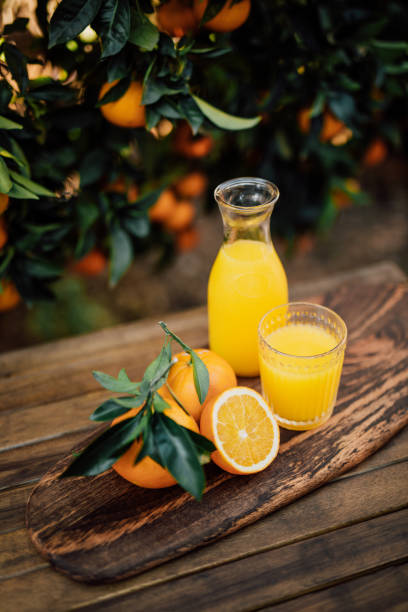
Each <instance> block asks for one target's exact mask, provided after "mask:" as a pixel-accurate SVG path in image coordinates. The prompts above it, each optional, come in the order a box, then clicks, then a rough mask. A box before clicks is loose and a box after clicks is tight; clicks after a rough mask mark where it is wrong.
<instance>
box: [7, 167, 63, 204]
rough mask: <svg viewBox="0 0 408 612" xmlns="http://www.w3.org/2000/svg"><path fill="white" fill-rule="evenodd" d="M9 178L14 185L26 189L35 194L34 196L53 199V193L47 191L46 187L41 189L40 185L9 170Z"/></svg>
mask: <svg viewBox="0 0 408 612" xmlns="http://www.w3.org/2000/svg"><path fill="white" fill-rule="evenodd" d="M10 176H11V177H12V179H13V180H14V181H15V182H16V183H18V184H19V185H21V186H22V187H24V188H25V189H28V190H29V191H31V192H32V193H35V194H36V195H42V196H48V197H51V198H55V193H53V192H52V191H50V190H49V189H46V187H43V186H42V185H39V184H38V183H36V182H34V181H32V180H31V179H29V178H27V177H26V176H22V175H21V174H18V173H17V172H14V171H13V170H10Z"/></svg>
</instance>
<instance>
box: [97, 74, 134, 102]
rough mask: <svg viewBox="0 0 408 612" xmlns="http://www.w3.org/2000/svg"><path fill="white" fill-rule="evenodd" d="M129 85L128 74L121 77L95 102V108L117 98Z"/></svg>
mask: <svg viewBox="0 0 408 612" xmlns="http://www.w3.org/2000/svg"><path fill="white" fill-rule="evenodd" d="M129 85H130V76H125V77H124V78H123V79H121V80H120V81H119V82H118V83H116V85H114V86H113V87H111V88H110V89H109V90H108V91H107V92H106V94H105V95H104V96H103V98H101V99H100V100H99V102H97V103H96V104H95V107H96V108H99V107H100V106H103V105H104V104H109V102H115V101H116V100H119V98H121V97H122V96H123V95H124V94H125V93H126V92H127V90H128V89H129Z"/></svg>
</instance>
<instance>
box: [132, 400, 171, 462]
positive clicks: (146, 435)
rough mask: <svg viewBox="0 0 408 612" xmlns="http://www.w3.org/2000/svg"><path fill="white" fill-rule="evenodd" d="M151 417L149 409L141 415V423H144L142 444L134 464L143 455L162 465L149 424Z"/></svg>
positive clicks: (142, 457)
mask: <svg viewBox="0 0 408 612" xmlns="http://www.w3.org/2000/svg"><path fill="white" fill-rule="evenodd" d="M151 418H152V414H151V412H150V411H148V412H146V413H145V414H144V415H143V423H144V428H143V445H142V448H141V449H140V451H139V453H138V455H137V456H136V457H135V461H134V465H136V464H137V463H139V461H141V460H142V459H144V458H145V457H150V458H151V459H153V461H156V463H158V464H159V465H161V466H162V467H164V465H163V462H162V460H161V458H160V455H159V453H158V450H157V446H156V442H155V437H154V434H153V431H152V428H151V425H150V420H151Z"/></svg>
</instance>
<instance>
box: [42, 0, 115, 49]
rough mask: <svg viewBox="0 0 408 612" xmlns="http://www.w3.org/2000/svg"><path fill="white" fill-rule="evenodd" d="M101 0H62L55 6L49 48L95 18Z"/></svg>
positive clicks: (70, 36) (69, 37) (67, 39)
mask: <svg viewBox="0 0 408 612" xmlns="http://www.w3.org/2000/svg"><path fill="white" fill-rule="evenodd" d="M102 2H103V0H62V2H60V4H59V5H58V6H57V8H56V10H55V12H54V14H53V16H52V18H51V21H50V32H49V44H48V46H49V48H51V47H54V46H55V45H59V44H62V43H65V42H68V41H69V40H71V39H72V38H75V36H77V35H78V34H80V33H81V32H82V30H84V29H85V28H86V26H87V25H90V23H91V22H92V21H93V20H94V19H95V17H96V15H97V13H98V11H99V9H100V7H101V5H102Z"/></svg>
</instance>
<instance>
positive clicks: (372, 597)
mask: <svg viewBox="0 0 408 612" xmlns="http://www.w3.org/2000/svg"><path fill="white" fill-rule="evenodd" d="M407 602H408V563H403V564H401V565H392V566H391V567H387V568H386V569H383V570H379V571H376V572H374V573H372V574H368V575H366V576H361V577H359V578H355V579H354V580H349V581H347V582H342V583H341V584H336V585H335V586H332V587H329V588H328V589H324V590H321V591H317V592H316V593H311V594H310V595H305V596H303V597H297V598H296V599H294V600H292V601H286V602H284V603H281V604H278V605H275V606H271V607H269V606H268V607H267V608H262V612H336V611H337V612H344V610H346V611H347V610H353V612H356V611H357V610H360V611H362V610H367V611H370V610H380V611H381V610H386V611H387V612H404V611H405V610H407Z"/></svg>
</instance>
